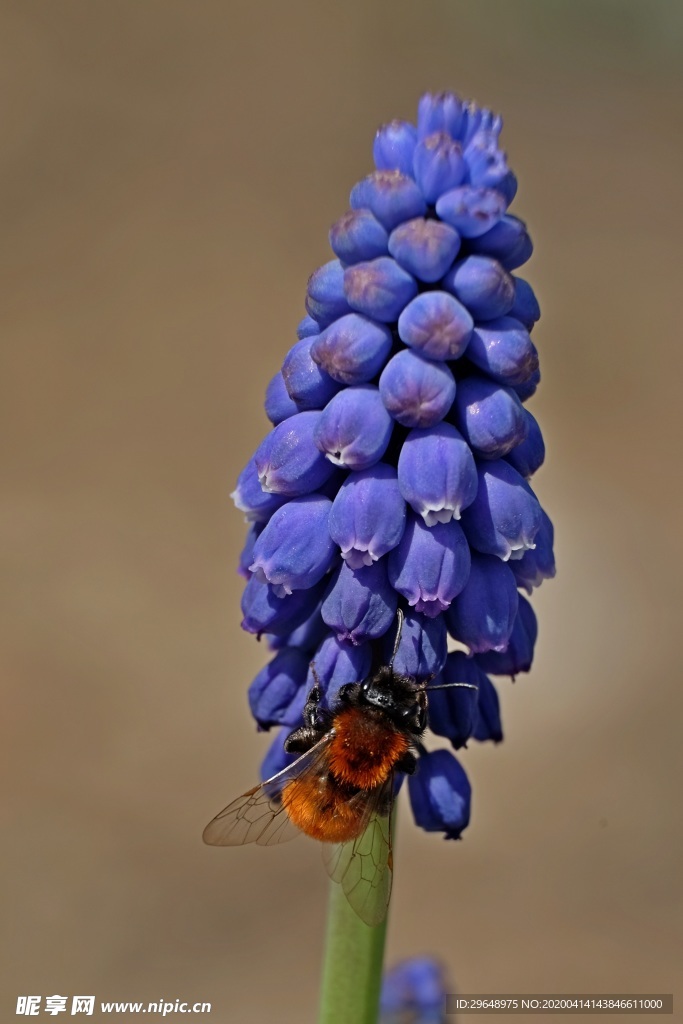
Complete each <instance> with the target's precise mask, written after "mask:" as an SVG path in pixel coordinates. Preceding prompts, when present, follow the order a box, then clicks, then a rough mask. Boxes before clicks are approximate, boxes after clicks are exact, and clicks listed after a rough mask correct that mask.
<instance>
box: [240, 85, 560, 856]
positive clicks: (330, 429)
mask: <svg viewBox="0 0 683 1024" xmlns="http://www.w3.org/2000/svg"><path fill="white" fill-rule="evenodd" d="M501 127H502V122H501V120H500V118H497V117H494V115H492V114H491V113H490V111H487V110H482V109H480V108H478V107H477V106H476V105H475V104H472V103H463V102H461V101H460V100H459V99H458V97H456V96H454V95H451V94H442V95H436V96H432V95H429V94H427V95H426V96H424V97H423V98H422V100H421V101H420V104H419V108H418V117H417V124H416V125H411V124H409V123H408V122H403V121H393V122H391V123H390V124H388V125H386V126H384V127H383V128H380V129H379V131H378V133H377V137H376V140H375V145H374V149H373V154H374V159H375V168H376V169H375V170H374V171H371V172H370V173H369V174H368V175H367V177H366V178H364V179H363V180H362V181H360V182H359V183H358V184H357V185H355V186H354V188H353V189H352V191H351V196H350V209H349V210H348V211H347V213H345V214H343V215H342V217H340V219H339V220H338V221H337V222H336V223H335V224H334V225H333V227H332V229H331V231H330V243H331V246H332V250H333V254H334V257H335V258H333V259H331V260H330V261H329V262H327V263H325V264H324V265H323V266H322V267H320V268H319V269H318V270H316V271H315V272H314V273H313V274H312V275H311V278H310V280H309V283H308V290H307V294H306V309H307V311H308V316H307V317H305V318H304V320H303V321H302V322H301V324H300V325H299V329H298V336H299V340H298V341H295V342H294V344H293V345H292V347H291V349H290V350H289V352H288V353H286V354H285V355H284V358H283V362H282V369H281V372H280V373H278V374H276V376H275V377H274V378H273V380H272V381H271V382H270V384H269V385H268V390H267V395H266V410H267V414H268V416H269V418H270V420H271V422H272V424H273V428H272V430H271V431H270V433H269V434H268V435H267V436H266V437H265V439H264V440H263V442H262V443H261V445H260V446H259V448H258V450H257V452H256V453H255V455H254V457H253V458H252V459H251V460H250V462H249V463H248V464H247V467H246V469H245V470H244V472H243V473H242V474H241V476H240V479H239V481H238V484H237V489H236V491H235V493H234V500H235V504H236V505H237V507H238V508H239V509H241V510H242V511H243V512H244V513H245V515H246V517H247V519H248V520H249V521H250V522H251V523H252V524H253V525H252V528H251V531H250V538H249V541H248V544H247V546H246V547H245V554H244V557H243V559H242V563H241V564H242V571H243V572H245V573H246V574H247V576H248V577H249V579H248V583H247V588H246V591H245V596H244V601H243V609H244V622H243V626H244V628H245V629H247V630H249V631H251V632H255V633H257V634H260V633H268V634H269V636H270V637H271V646H272V647H273V648H275V653H274V656H273V658H272V660H271V662H270V664H269V665H267V666H266V667H265V668H264V669H263V670H262V671H261V672H260V673H259V674H258V676H257V677H256V679H255V680H254V683H253V684H252V688H251V690H250V705H251V708H252V712H253V714H254V717H255V718H256V720H257V722H258V724H259V726H260V727H261V728H270V727H271V726H274V725H278V724H283V725H285V726H289V727H291V726H292V723H294V724H296V711H297V708H298V707H299V706H300V705H301V694H302V693H303V687H304V686H305V684H306V681H307V676H308V670H306V671H304V662H305V663H306V664H308V662H309V661H313V662H314V664H316V666H317V672H318V676H319V679H320V681H321V684H322V686H323V689H324V690H325V696H326V699H327V700H328V701H329V700H330V699H331V698H332V697H333V695H334V692H335V691H336V690H337V689H338V687H339V686H340V685H341V683H342V682H352V681H355V680H357V679H358V678H360V676H362V673H363V671H367V670H368V669H369V666H370V665H371V664H378V663H379V662H380V661H381V660H382V659H386V658H387V657H388V656H389V655H388V651H387V641H388V639H391V638H392V637H393V633H394V629H395V622H396V609H397V608H398V607H401V608H403V610H404V612H405V615H406V618H405V625H404V635H403V637H402V640H401V644H400V646H399V650H398V652H397V656H396V669H397V671H401V672H407V673H409V674H411V675H412V676H413V677H414V678H415V679H416V680H418V681H419V680H425V679H428V678H429V677H431V676H434V675H438V676H439V678H438V680H437V683H438V682H441V681H444V680H446V681H450V680H452V679H455V678H456V677H457V678H462V680H468V681H470V682H472V681H473V680H474V685H476V686H477V691H472V690H467V689H461V690H458V689H453V690H450V691H438V692H437V693H435V694H434V695H433V697H432V698H431V705H430V715H431V719H432V725H433V728H434V732H435V733H436V734H437V735H439V736H443V737H445V738H446V739H447V740H449V741H450V742H451V745H452V746H453V747H454V748H455V749H459V748H461V747H462V746H464V744H465V742H466V740H467V739H468V738H470V737H474V738H484V739H489V738H490V739H493V740H498V739H500V738H501V736H502V732H501V728H500V715H499V709H498V699H497V695H496V692H495V689H494V684H493V683H492V682H491V680H490V679H489V678H488V675H489V674H490V675H494V676H505V675H511V676H515V675H517V674H518V673H519V672H525V671H528V670H529V668H530V666H531V661H532V658H533V650H534V643H535V639H536V619H535V616H534V614H533V611H532V609H531V605H530V604H529V602H528V601H527V600H526V598H524V597H521V596H520V594H519V589H520V588H521V589H523V590H526V591H527V592H529V593H531V591H532V589H533V588H534V587H536V586H538V585H539V584H540V583H541V582H542V581H543V579H547V578H548V577H551V576H552V575H554V571H555V569H554V560H553V552H552V544H553V535H552V524H551V522H550V520H549V519H548V517H547V515H546V514H545V512H544V511H543V510H542V508H541V506H540V504H539V502H538V499H537V498H536V495H535V494H534V491H533V490H532V487H531V485H530V483H529V479H530V478H531V477H532V476H533V474H534V473H535V472H536V470H537V469H538V468H539V467H540V465H541V464H542V462H543V458H544V455H545V450H544V445H543V439H542V436H541V432H540V429H539V427H538V423H537V422H536V419H535V418H534V417H533V415H532V414H531V413H530V412H529V410H528V409H527V408H526V406H525V404H524V403H525V402H526V401H527V399H528V397H529V396H530V394H531V393H533V391H534V390H535V388H536V385H537V382H538V353H537V350H536V347H535V345H534V343H533V342H532V340H531V337H530V334H531V332H532V330H533V328H534V326H535V324H536V322H537V321H538V318H539V316H540V311H539V307H538V302H537V301H536V298H535V296H534V293H533V291H532V288H531V285H530V284H529V283H528V282H527V281H526V280H524V279H522V278H521V277H518V276H517V275H516V274H515V273H514V271H516V270H517V269H518V268H519V267H520V266H521V265H522V263H524V262H525V260H526V259H528V257H529V256H530V255H531V250H532V246H531V241H530V238H529V234H528V232H527V229H526V225H525V223H524V222H523V221H522V220H521V219H520V218H518V217H516V216H514V215H513V214H511V213H509V212H508V208H509V205H510V202H511V199H512V198H513V196H514V193H515V191H516V181H515V178H514V175H513V174H512V171H511V170H510V169H509V167H508V163H507V157H506V156H505V153H504V152H503V151H502V150H501V149H500V146H499V135H500V130H501ZM302 630H304V632H303V633H302ZM447 636H448V637H450V638H451V639H452V641H455V642H457V643H458V645H459V646H460V649H461V651H462V652H463V653H458V654H450V655H448V653H447ZM331 645H333V649H334V656H332V649H331ZM388 646H389V647H390V646H391V644H390V643H389V645H388ZM359 657H360V661H358V658H359ZM340 659H341V660H340ZM354 659H356V660H355V661H354ZM340 664H344V665H345V667H346V669H347V671H348V673H349V675H348V678H346V679H344V680H341V679H340V678H339V665H340ZM309 682H310V680H309ZM473 694H474V698H476V697H477V696H478V700H477V699H473ZM410 796H411V802H412V805H413V810H414V814H415V819H416V821H417V823H418V824H419V825H421V827H423V828H426V829H428V830H430V831H441V832H442V833H443V834H444V835H445V836H447V837H449V836H454V835H459V834H460V832H461V831H462V830H463V828H464V827H465V826H466V824H467V821H468V820H469V807H470V787H469V782H468V781H467V777H466V775H465V773H464V770H463V769H462V767H461V765H460V764H459V762H458V761H456V759H455V758H454V757H453V755H452V754H450V753H447V752H438V751H437V752H433V753H431V754H428V753H425V754H424V756H423V757H422V759H421V762H420V764H419V766H418V771H417V773H416V775H415V776H414V777H413V778H412V779H411V782H410Z"/></svg>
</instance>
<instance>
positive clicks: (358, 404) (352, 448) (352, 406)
mask: <svg viewBox="0 0 683 1024" xmlns="http://www.w3.org/2000/svg"><path fill="white" fill-rule="evenodd" d="M392 429H393V424H392V421H391V416H390V415H389V413H388V412H387V410H386V409H385V407H384V404H383V402H382V398H381V396H380V393H379V391H378V389H377V388H375V387H372V386H371V385H370V384H359V385H358V386H356V387H352V388H344V390H343V391H340V392H339V394H337V395H335V396H334V398H333V399H332V400H331V401H330V402H329V403H328V404H327V405H326V406H325V408H324V409H323V411H322V413H320V420H319V422H318V425H317V429H316V432H315V443H316V445H317V446H318V449H319V450H320V451H321V452H324V453H325V455H326V457H327V459H329V461H330V462H332V463H334V465H335V466H343V467H344V468H345V469H368V468H369V467H370V466H373V465H374V464H375V463H376V462H379V460H380V459H381V458H382V456H383V455H384V453H385V451H386V449H387V445H388V444H389V439H390V438H391V432H392Z"/></svg>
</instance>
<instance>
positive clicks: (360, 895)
mask: <svg viewBox="0 0 683 1024" xmlns="http://www.w3.org/2000/svg"><path fill="white" fill-rule="evenodd" d="M352 799H353V800H363V801H365V808H364V815H363V821H364V828H363V831H362V832H360V833H359V835H358V836H357V837H356V838H355V839H351V840H350V841H349V842H347V843H339V844H337V845H334V846H333V845H327V844H323V861H324V863H325V867H326V868H327V873H328V874H329V876H330V878H331V879H332V880H333V881H335V882H339V884H340V885H341V887H342V889H343V891H344V894H345V896H346V898H347V900H348V901H349V903H350V904H351V906H352V907H353V909H354V910H355V912H356V913H357V914H358V916H359V917H360V919H361V921H364V922H365V924H367V925H369V926H370V927H373V926H374V925H377V924H380V923H381V922H382V921H383V920H384V918H385V917H386V913H387V908H388V906H389V897H390V896H391V883H392V879H393V871H394V864H393V853H392V848H391V814H392V808H393V801H394V780H393V773H392V775H391V776H390V777H389V778H388V779H387V781H386V782H385V783H384V785H383V786H378V787H377V789H376V790H366V791H364V792H362V793H359V794H358V795H357V796H355V797H353V798H352Z"/></svg>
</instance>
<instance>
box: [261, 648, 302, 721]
mask: <svg viewBox="0 0 683 1024" xmlns="http://www.w3.org/2000/svg"><path fill="white" fill-rule="evenodd" d="M307 672H308V658H307V657H306V655H305V654H303V653H302V651H298V650H296V648H294V647H283V649H282V650H281V651H278V653H277V654H276V655H275V657H274V658H273V659H272V660H271V661H269V662H268V664H267V665H266V666H265V667H264V668H262V669H261V671H260V672H259V673H258V675H257V676H256V678H255V679H254V681H253V683H252V684H251V686H250V687H249V708H250V709H251V713H252V715H253V717H254V718H255V719H256V721H257V722H258V724H259V726H260V727H261V728H262V729H269V728H270V727H271V726H272V725H282V724H283V723H284V722H285V719H287V718H289V716H288V715H287V712H288V710H289V709H290V708H291V706H292V704H293V702H294V701H295V699H296V697H297V696H298V694H299V691H300V689H301V687H302V686H303V685H304V683H305V682H306V673H307Z"/></svg>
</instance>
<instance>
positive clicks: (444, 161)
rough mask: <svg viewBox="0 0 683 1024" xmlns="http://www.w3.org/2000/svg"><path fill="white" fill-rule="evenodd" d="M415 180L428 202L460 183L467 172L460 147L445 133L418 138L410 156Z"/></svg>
mask: <svg viewBox="0 0 683 1024" xmlns="http://www.w3.org/2000/svg"><path fill="white" fill-rule="evenodd" d="M413 168H414V171H415V181H416V182H417V183H418V185H419V186H420V188H421V190H422V195H423V196H424V197H425V199H426V200H427V202H428V203H435V202H436V201H437V199H438V198H439V196H442V195H443V194H444V192H450V190H451V189H454V188H455V187H456V186H457V185H460V183H461V182H462V181H464V179H465V175H466V174H467V164H466V163H465V160H464V157H463V155H462V146H461V145H460V143H459V142H455V140H454V139H452V138H451V136H450V135H448V134H447V133H446V132H434V133H433V134H432V135H427V136H426V137H425V138H424V139H421V140H420V142H418V144H417V146H416V147H415V155H414V156H413Z"/></svg>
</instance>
